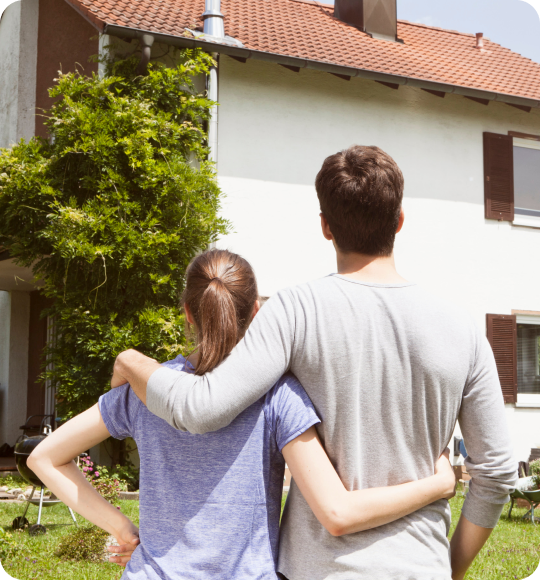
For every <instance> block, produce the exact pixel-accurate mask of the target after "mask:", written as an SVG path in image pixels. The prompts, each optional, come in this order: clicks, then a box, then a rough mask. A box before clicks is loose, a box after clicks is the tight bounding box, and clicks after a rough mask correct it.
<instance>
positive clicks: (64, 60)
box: [36, 0, 99, 137]
mask: <svg viewBox="0 0 540 580" xmlns="http://www.w3.org/2000/svg"><path fill="white" fill-rule="evenodd" d="M98 51H99V41H98V32H97V30H96V29H95V28H94V27H93V26H92V25H91V24H89V23H88V22H87V21H86V20H85V19H84V18H83V17H82V16H80V14H78V13H77V12H75V10H74V9H73V8H72V7H71V6H69V4H67V3H66V2H65V0H39V24H38V59H37V78H36V112H37V116H36V135H39V136H41V137H46V136H47V131H46V127H45V126H44V125H43V118H42V117H40V113H41V109H47V108H49V107H50V106H51V104H52V99H51V98H50V97H49V94H48V89H49V88H50V87H51V86H52V85H53V82H54V81H53V79H55V78H57V77H58V71H59V70H62V72H72V71H74V70H75V68H76V67H77V68H78V69H79V70H81V69H84V72H85V73H86V74H87V75H91V74H92V72H97V63H95V62H88V59H89V57H91V56H93V55H96V54H98Z"/></svg>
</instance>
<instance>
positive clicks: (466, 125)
mask: <svg viewBox="0 0 540 580" xmlns="http://www.w3.org/2000/svg"><path fill="white" fill-rule="evenodd" d="M219 101H220V107H219V162H218V171H219V181H220V184H221V186H222V188H223V190H224V191H225V193H226V195H227V199H226V201H225V204H224V208H223V215H224V216H225V217H227V218H228V219H230V220H231V221H232V223H233V226H234V229H235V233H233V234H231V235H229V236H227V237H225V238H224V239H222V240H221V241H220V243H219V245H220V246H221V247H228V248H230V249H231V250H233V251H236V252H239V253H241V254H242V255H244V256H245V257H246V258H247V259H248V260H249V261H250V262H251V263H252V264H253V266H254V267H255V269H256V272H257V276H258V279H259V285H260V292H261V294H262V295H270V294H273V293H274V292H276V291H277V290H278V289H280V288H283V287H285V286H289V285H291V284H297V283H299V282H302V281H305V280H309V279H313V278H316V277H319V276H324V275H325V274H327V273H329V272H332V271H335V261H334V260H335V257H334V252H333V249H332V246H331V244H330V243H329V242H326V241H325V240H324V239H323V238H322V235H321V234H320V228H319V218H318V214H319V208H318V203H317V198H316V194H315V190H314V186H313V183H314V180H315V175H316V174H317V171H318V170H319V169H320V166H321V164H322V162H323V160H324V159H325V157H326V156H328V155H330V154H332V153H335V152H336V151H338V150H340V149H343V148H346V147H348V146H349V145H352V144H355V143H357V144H364V145H378V146H379V147H381V148H382V149H384V150H385V151H387V152H388V153H389V154H390V155H392V156H393V157H394V159H395V160H396V161H397V163H398V164H399V166H400V167H401V169H402V171H403V173H404V175H405V182H406V186H405V200H404V208H405V214H406V221H405V226H404V228H403V231H402V232H401V233H400V234H399V235H398V237H397V240H396V261H397V266H398V269H399V271H400V273H401V274H402V275H403V276H405V277H406V278H408V279H410V280H414V281H416V282H418V283H419V284H422V285H423V286H424V287H426V288H427V289H429V290H431V291H433V292H435V293H437V294H438V295H440V296H443V297H445V298H447V299H448V300H451V301H453V302H455V303H457V304H459V305H461V306H463V307H464V308H466V309H468V310H469V311H470V312H471V313H472V315H473V316H474V318H475V319H476V321H477V323H478V324H479V325H480V326H481V327H485V315H486V313H487V312H492V313H499V314H505V313H508V314H509V313H510V312H511V310H512V309H520V310H533V311H540V292H538V288H539V287H540V270H539V269H538V268H535V267H531V266H532V263H533V262H531V255H532V252H534V249H535V248H536V249H538V248H539V247H540V230H538V229H534V228H525V227H516V226H513V225H511V224H510V223H506V222H505V223H498V222H496V221H492V220H485V219H484V205H483V204H484V197H483V196H484V190H483V150H482V133H483V132H484V131H492V132H495V133H504V134H506V133H507V132H508V131H509V130H514V131H521V132H525V133H534V134H539V133H540V111H533V112H531V113H530V114H526V113H524V112H522V111H519V110H516V109H513V108H512V107H509V106H508V105H505V104H502V103H491V104H490V105H489V106H487V107H486V106H483V105H480V104H478V103H475V102H472V101H470V100H467V99H465V98H463V97H459V96H451V95H447V96H446V98H444V99H441V98H438V97H435V96H433V95H430V94H429V93H426V92H424V91H421V90H419V89H412V88H408V87H400V89H399V90H398V91H395V90H392V89H389V88H387V87H385V86H382V85H380V84H377V83H375V82H373V81H364V80H361V79H352V80H351V81H349V82H346V81H343V80H341V79H339V78H337V77H334V76H332V75H330V74H327V73H320V72H316V71H311V70H301V71H300V73H293V72H291V71H289V70H287V69H285V68H283V67H280V66H278V65H273V64H268V63H262V62H257V61H248V62H247V63H246V64H241V63H238V62H237V61H234V60H233V59H230V58H228V57H222V58H221V62H220V88H219ZM507 410H508V419H509V424H510V428H511V430H512V435H513V439H514V442H515V448H516V455H517V456H518V457H519V459H527V458H528V455H529V452H530V448H531V447H532V446H536V445H537V444H540V424H539V422H538V419H539V417H540V415H539V412H540V410H534V409H515V408H514V407H513V406H510V405H508V406H507Z"/></svg>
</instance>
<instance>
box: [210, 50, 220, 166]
mask: <svg viewBox="0 0 540 580" xmlns="http://www.w3.org/2000/svg"><path fill="white" fill-rule="evenodd" d="M212 58H213V59H214V60H216V61H217V58H218V55H217V53H215V52H214V53H212ZM208 98H209V99H210V100H211V101H214V102H215V103H217V101H218V71H217V67H215V66H213V67H211V68H210V73H209V75H208ZM208 148H209V150H210V152H209V155H208V158H209V159H210V161H213V162H214V163H215V164H216V165H217V160H218V158H217V157H218V155H217V153H218V106H217V105H213V106H212V108H211V109H210V120H209V122H208Z"/></svg>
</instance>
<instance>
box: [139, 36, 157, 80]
mask: <svg viewBox="0 0 540 580" xmlns="http://www.w3.org/2000/svg"><path fill="white" fill-rule="evenodd" d="M153 44H154V37H153V36H152V35H151V34H143V35H142V37H141V47H142V55H141V60H140V62H139V66H138V67H137V70H136V71H135V74H138V75H142V74H144V73H145V72H146V67H147V66H148V63H149V62H150V56H151V55H152V45H153Z"/></svg>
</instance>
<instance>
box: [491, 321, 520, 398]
mask: <svg viewBox="0 0 540 580" xmlns="http://www.w3.org/2000/svg"><path fill="white" fill-rule="evenodd" d="M486 319H487V320H486V322H487V337H488V340H489V343H490V344H491V348H492V349H493V354H494V355H495V362H496V363H497V370H498V371H499V379H500V381H501V388H502V392H503V397H504V402H505V403H517V323H516V316H515V315H510V314H487V315H486Z"/></svg>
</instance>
